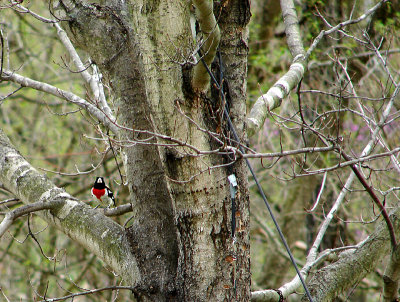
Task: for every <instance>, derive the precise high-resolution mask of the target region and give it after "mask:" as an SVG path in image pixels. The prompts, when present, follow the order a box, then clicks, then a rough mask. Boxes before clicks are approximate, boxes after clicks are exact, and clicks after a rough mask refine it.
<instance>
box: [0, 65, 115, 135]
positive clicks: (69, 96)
mask: <svg viewBox="0 0 400 302" xmlns="http://www.w3.org/2000/svg"><path fill="white" fill-rule="evenodd" d="M1 80H3V81H11V82H14V83H18V84H20V85H21V86H24V87H30V88H33V89H36V90H40V91H43V92H46V93H49V94H52V95H54V96H56V97H59V98H61V99H64V100H66V101H68V102H71V103H73V104H75V105H78V106H79V107H81V108H83V109H85V110H87V112H89V113H90V114H91V115H93V116H94V117H95V118H97V119H98V120H99V121H100V122H101V123H102V124H103V125H104V126H105V127H107V128H108V129H110V130H111V131H112V132H113V133H114V134H117V133H118V132H119V129H118V127H117V126H116V125H115V123H114V121H113V120H112V116H111V117H110V116H108V115H106V114H105V112H103V111H101V110H100V109H99V108H96V106H94V105H92V104H90V103H89V102H88V101H86V100H84V99H82V98H80V97H79V96H77V95H75V94H73V93H72V92H69V91H65V90H62V89H60V88H57V87H55V86H52V85H50V84H47V83H43V82H39V81H35V80H32V79H30V78H28V77H24V76H22V75H19V74H17V73H14V72H11V71H9V70H3V74H2V75H1Z"/></svg>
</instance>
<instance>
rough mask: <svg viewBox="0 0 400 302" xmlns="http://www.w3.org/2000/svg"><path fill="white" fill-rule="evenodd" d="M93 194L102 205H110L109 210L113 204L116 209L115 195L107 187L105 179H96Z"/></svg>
mask: <svg viewBox="0 0 400 302" xmlns="http://www.w3.org/2000/svg"><path fill="white" fill-rule="evenodd" d="M91 192H92V195H93V196H96V197H97V199H98V200H99V201H100V204H101V205H108V206H107V208H109V207H110V206H111V205H112V204H114V207H115V198H114V194H113V192H112V191H111V190H110V188H109V187H107V186H106V183H105V182H104V178H103V177H96V181H95V182H94V185H93V188H92V190H91Z"/></svg>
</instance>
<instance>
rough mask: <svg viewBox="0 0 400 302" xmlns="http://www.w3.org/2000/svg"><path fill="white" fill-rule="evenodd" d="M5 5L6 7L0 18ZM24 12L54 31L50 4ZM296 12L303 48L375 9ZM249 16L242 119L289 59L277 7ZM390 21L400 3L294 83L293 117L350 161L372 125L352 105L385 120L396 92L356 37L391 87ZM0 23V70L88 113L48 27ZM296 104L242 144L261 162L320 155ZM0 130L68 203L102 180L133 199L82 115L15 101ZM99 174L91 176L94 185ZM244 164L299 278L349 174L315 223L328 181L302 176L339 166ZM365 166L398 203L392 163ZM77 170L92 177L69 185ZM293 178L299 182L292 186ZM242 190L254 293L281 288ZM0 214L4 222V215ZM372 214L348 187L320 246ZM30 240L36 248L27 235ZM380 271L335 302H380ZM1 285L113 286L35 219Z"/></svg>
mask: <svg viewBox="0 0 400 302" xmlns="http://www.w3.org/2000/svg"><path fill="white" fill-rule="evenodd" d="M6 2H8V1H1V2H0V3H2V5H3V4H5V3H6ZM354 3H355V4H354ZM23 4H24V5H25V6H26V7H29V8H30V9H32V10H33V11H35V12H37V13H39V14H41V15H43V16H46V17H48V18H51V15H50V13H49V12H48V7H47V5H44V4H43V3H42V2H41V1H24V3H23ZM296 5H297V6H296V8H297V13H298V16H299V19H300V25H301V33H302V35H303V42H304V46H305V48H306V49H307V48H308V47H309V45H310V44H311V43H312V41H313V39H314V38H315V37H316V36H317V35H318V34H319V32H320V31H321V30H322V29H326V28H327V23H329V24H332V25H335V24H337V23H339V22H342V21H344V20H347V19H348V18H349V15H351V14H353V15H355V16H359V15H360V14H361V13H362V12H364V11H365V10H366V9H368V8H369V7H371V6H372V5H373V3H371V1H367V0H365V1H356V2H354V1H347V0H342V1H330V2H328V1H319V0H317V1H316V0H307V1H298V2H297V3H296ZM252 14H253V17H252V20H251V23H250V26H249V30H250V41H249V71H248V106H249V108H251V106H252V104H253V103H254V101H255V100H256V99H257V98H258V97H259V96H260V95H261V94H262V93H265V92H266V91H267V90H268V89H269V88H270V87H271V86H272V85H273V84H274V83H275V82H276V81H277V80H278V79H279V78H280V77H281V76H282V75H283V74H284V73H285V72H286V71H287V69H288V67H289V65H290V63H291V60H292V57H291V55H290V52H289V50H288V48H287V46H286V38H285V34H284V25H283V22H282V17H281V14H280V6H279V1H277V0H252ZM319 15H321V16H323V17H324V18H325V20H323V19H322V18H321V17H320V16H319ZM398 15H399V10H398V1H392V2H389V3H388V4H387V5H386V6H385V7H384V8H382V9H381V10H379V12H378V13H377V14H376V15H375V16H374V18H372V19H368V20H367V21H365V22H363V23H361V24H356V25H354V26H352V27H349V28H347V29H346V33H348V35H349V36H347V37H346V36H344V35H342V34H339V33H337V34H334V35H332V36H331V37H330V38H325V39H324V40H323V41H322V42H321V43H320V44H319V46H318V48H317V49H316V51H314V52H313V54H312V56H311V58H310V62H309V66H308V68H309V70H308V72H307V73H306V75H305V78H304V79H303V81H302V83H301V88H300V91H301V93H300V96H301V108H302V114H303V117H304V119H305V120H306V122H307V123H309V124H311V125H314V126H315V127H317V128H318V129H319V131H321V132H322V133H324V134H325V135H326V136H329V137H336V138H338V137H340V138H341V139H342V140H343V143H342V144H343V146H344V147H345V149H346V151H347V152H348V153H350V154H352V155H354V156H356V155H358V154H360V152H361V151H362V149H363V148H364V146H365V145H366V144H367V142H368V140H369V139H370V135H371V132H370V128H369V127H370V126H369V125H368V124H367V123H366V119H365V118H363V117H361V116H359V115H357V114H355V113H354V111H357V110H360V107H359V105H358V103H357V102H356V101H359V102H360V103H361V106H362V108H363V109H364V110H365V114H366V116H368V117H370V118H371V119H376V120H379V116H380V115H381V114H382V110H383V109H382V108H384V105H383V104H384V101H385V99H384V98H385V97H387V96H390V94H391V93H392V92H393V89H394V87H393V85H391V83H390V81H389V80H388V75H387V73H386V72H385V70H384V69H383V67H382V64H381V63H380V62H379V60H378V59H377V56H376V55H375V53H374V51H373V50H372V49H371V45H368V44H362V43H360V41H359V40H357V39H354V38H352V37H357V38H358V39H363V38H365V36H366V35H368V37H369V38H370V40H371V41H372V42H373V43H374V44H375V45H377V46H378V45H379V46H380V50H381V51H383V52H386V53H383V55H384V57H385V59H386V62H387V65H388V67H389V68H390V70H391V71H393V72H394V73H395V75H396V79H398V73H397V71H398V70H400V68H399V67H400V66H399V63H400V56H399V52H398V50H399V49H398V47H399V41H398V37H399V28H398V26H399V24H398V23H399V16H398ZM0 22H1V29H2V32H3V36H4V38H5V42H6V44H7V45H8V46H7V47H8V51H9V54H10V57H9V61H8V60H6V61H4V67H5V68H7V69H12V70H15V71H16V72H18V73H19V74H22V75H24V76H28V77H30V78H33V79H36V80H38V81H42V82H46V83H49V84H52V85H55V86H57V87H59V88H62V89H65V90H68V91H72V92H73V93H75V94H77V95H79V96H81V97H83V98H85V99H87V100H90V98H91V94H90V92H89V91H90V90H89V89H88V87H86V86H85V85H84V84H83V81H82V80H81V77H80V75H79V71H78V70H76V69H75V68H74V66H73V64H72V63H71V62H70V59H69V56H68V55H67V54H66V51H65V50H64V48H63V46H62V45H61V43H60V42H59V41H58V38H57V34H56V30H55V28H54V27H53V26H52V25H51V24H44V23H42V22H40V21H38V20H36V19H34V18H32V17H31V16H29V15H26V14H18V13H15V11H13V10H10V9H2V10H0ZM364 40H365V39H364ZM78 51H79V50H78ZM81 58H82V61H83V62H84V63H85V65H87V66H89V64H90V62H89V59H88V57H87V56H86V54H85V53H81ZM340 64H342V65H343V66H344V65H345V66H346V71H347V74H348V76H349V77H350V78H351V83H352V85H354V91H356V93H357V95H358V96H359V98H358V99H356V98H353V97H352V92H351V91H350V82H349V80H348V78H347V77H346V75H345V73H344V70H343V68H342V67H341V65H340ZM105 85H107V83H105ZM18 88H19V87H18V86H16V85H12V84H10V83H7V82H0V96H1V97H4V96H5V95H8V94H10V93H11V92H13V91H15V90H17V89H18ZM106 92H108V90H107V87H106ZM382 98H383V99H382ZM298 99H299V97H298V94H296V93H295V92H292V93H291V95H290V97H288V98H287V99H286V100H285V101H284V102H283V103H282V106H281V107H280V108H278V109H277V110H276V111H274V112H273V114H271V115H270V116H269V117H268V118H267V121H266V123H265V126H264V129H263V130H262V131H261V132H260V133H259V134H258V135H256V137H254V138H252V139H251V141H250V146H251V147H252V148H253V149H255V150H256V151H258V152H279V151H280V150H281V149H283V150H293V149H297V148H299V147H304V146H314V145H318V144H319V142H318V140H317V139H316V137H315V135H313V133H311V132H310V131H306V130H304V129H303V130H302V127H301V119H300V114H299V100H298ZM108 100H109V101H110V102H112V95H110V94H108ZM399 107H400V105H399V102H398V101H397V102H396V104H395V108H394V109H393V114H392V116H391V118H392V119H393V121H392V122H391V123H390V124H388V125H387V126H385V127H384V131H383V132H382V137H384V139H385V141H386V142H387V143H388V144H389V145H390V147H391V148H393V147H394V146H399V145H400V136H399V135H398V131H396V130H398V129H399V122H398V116H399V114H398V113H399ZM338 109H341V111H338ZM352 110H353V111H352ZM329 112H331V113H329ZM322 113H325V114H322ZM0 118H1V126H2V128H3V130H4V131H5V132H6V133H7V135H9V137H10V138H11V139H12V142H13V143H14V144H15V145H16V147H17V148H18V149H19V150H20V151H21V153H22V154H23V155H24V156H25V157H26V158H27V160H28V161H30V162H31V163H32V165H33V166H34V167H36V168H37V169H39V170H41V169H42V171H43V172H46V174H47V176H48V177H49V178H51V179H52V180H53V181H54V182H55V183H56V184H57V185H58V186H61V187H64V188H65V189H66V190H67V191H68V192H69V193H70V194H72V195H73V196H75V197H77V198H79V199H80V200H82V201H85V202H87V203H88V204H90V203H92V202H93V199H92V197H91V196H90V188H91V186H92V184H93V182H94V179H95V177H96V176H100V175H101V176H104V177H105V178H106V179H107V180H108V181H109V183H110V186H111V188H112V189H113V190H114V192H115V193H116V196H117V203H119V204H122V203H124V200H126V199H127V198H126V197H127V194H128V192H127V190H126V188H125V187H124V186H123V185H122V181H121V176H120V174H119V172H118V169H117V166H116V164H115V158H114V155H113V153H112V152H111V151H110V150H108V148H107V146H108V140H107V139H105V138H104V137H102V136H101V131H99V129H100V128H99V127H101V126H100V125H99V124H98V122H97V121H96V120H95V119H94V118H93V117H91V116H90V115H88V114H87V113H86V112H84V111H82V110H79V109H78V108H77V107H76V106H74V105H72V104H69V103H67V102H65V101H62V100H59V99H57V98H55V97H53V96H50V95H47V94H44V93H42V92H38V91H35V90H33V89H30V88H21V89H19V90H18V91H16V92H15V93H14V94H13V95H11V96H10V97H8V98H6V99H4V100H1V101H0ZM113 146H114V148H115V150H116V156H117V157H116V160H117V161H118V163H119V165H120V166H122V163H121V158H120V157H119V153H118V150H119V146H118V144H114V145H113ZM106 150H108V152H107V154H105V152H106ZM103 158H104V161H102V159H103ZM99 163H100V166H99V168H98V169H96V170H94V171H92V172H90V171H91V170H93V166H97V165H98V164H99ZM252 163H253V164H254V166H255V167H256V170H257V174H258V176H259V177H260V180H261V182H262V185H263V187H264V189H265V191H266V192H268V193H267V196H268V198H269V200H270V202H271V204H272V205H273V209H274V213H275V214H276V215H277V218H278V221H279V223H280V225H281V227H282V230H283V232H284V234H285V235H286V236H287V241H288V242H289V245H290V246H291V248H292V250H293V251H294V254H295V257H296V258H297V260H298V263H299V265H301V264H302V263H304V262H305V255H306V253H307V250H308V249H309V247H310V244H312V241H313V239H314V237H315V234H316V232H317V231H318V226H319V224H320V223H321V221H322V220H323V219H324V217H325V215H326V213H327V212H328V211H329V210H330V207H331V205H332V203H333V202H334V200H335V199H336V198H337V196H338V193H339V192H340V190H341V188H342V186H343V183H344V181H345V180H346V178H347V176H348V174H349V173H350V168H344V169H342V170H334V171H332V172H329V173H328V174H327V179H326V183H325V187H324V191H323V195H322V198H321V201H320V203H319V205H318V206H317V208H316V210H315V211H314V212H312V213H310V212H309V211H308V210H309V209H311V208H312V206H313V203H314V202H315V200H316V196H317V195H318V192H319V191H320V187H321V183H322V179H323V174H318V175H310V176H304V175H306V174H307V171H309V170H316V169H322V168H326V167H330V166H333V165H335V164H337V163H338V157H337V154H335V153H321V154H307V155H299V156H294V157H288V158H281V159H279V160H277V159H268V158H267V159H264V160H262V161H260V160H252ZM365 167H366V168H369V169H366V170H365V171H366V173H369V174H368V175H366V176H367V177H368V180H369V182H370V183H372V184H373V185H374V188H375V190H377V192H380V193H381V194H380V195H379V196H380V197H382V199H383V198H384V200H385V203H386V206H387V207H388V208H390V206H391V205H392V204H394V203H397V202H398V193H397V192H398V191H396V190H393V191H392V192H390V193H388V194H384V192H385V191H387V190H389V189H390V188H392V187H395V186H396V183H397V182H398V173H397V172H396V171H394V170H393V169H392V166H391V165H390V160H389V159H388V158H382V159H380V160H376V161H373V162H369V163H367V164H366V165H365ZM43 169H45V170H43ZM78 170H79V171H80V172H85V171H89V173H87V174H81V173H77V171H78ZM50 171H52V172H50ZM122 173H123V171H122ZM294 174H301V175H303V176H301V177H293V175H294ZM250 185H251V213H252V228H251V240H252V242H251V243H252V244H251V256H252V258H251V261H252V275H253V280H252V288H253V289H263V288H278V287H279V286H281V285H282V284H283V283H284V282H286V281H289V280H291V278H293V276H294V270H293V268H292V267H291V265H290V263H289V260H288V256H287V255H286V252H285V251H284V249H283V246H282V244H281V243H280V241H279V239H278V237H277V233H276V231H275V229H274V227H273V225H272V223H271V219H270V217H269V214H268V213H267V211H266V208H265V207H264V205H263V203H262V200H261V198H260V196H259V194H258V193H257V191H256V188H255V186H254V185H253V181H252V180H250ZM379 190H380V191H379ZM0 195H1V198H2V200H6V199H10V198H13V196H11V195H10V194H9V193H8V192H7V191H6V190H4V189H2V190H0ZM18 205H19V202H18V201H17V200H16V201H15V202H13V203H7V207H8V208H13V207H16V206H18ZM0 206H1V207H2V209H0V211H3V212H2V215H4V213H5V212H4V211H5V210H6V206H5V205H1V204H0ZM378 214H379V213H378V211H377V210H376V209H375V208H374V206H373V204H372V202H371V201H370V199H369V197H368V196H367V195H366V193H365V192H364V190H363V189H362V187H361V186H360V185H359V184H358V183H357V182H355V185H354V186H353V188H352V190H351V192H349V193H348V195H347V197H346V202H345V203H344V204H343V206H342V208H341V210H340V211H339V212H338V213H337V216H336V217H335V220H334V223H332V225H331V227H330V229H329V232H328V233H327V234H326V236H325V239H324V242H323V246H322V249H325V248H334V247H339V246H343V245H352V244H356V243H357V242H359V241H360V240H361V239H363V238H365V237H366V236H367V235H368V234H369V233H370V232H371V230H372V229H373V228H374V226H375V224H374V223H373V222H374V221H375V220H376V217H377V215H378ZM128 218H129V215H125V216H122V217H118V218H114V219H116V220H117V221H118V222H119V223H121V224H124V223H125V222H126V221H127V220H128ZM30 233H32V234H33V235H34V236H33V237H34V238H33V237H32V236H29V234H30ZM36 240H37V241H38V242H39V243H40V245H39V244H38V243H37V242H36ZM45 255H46V256H45ZM383 269H384V266H382V267H380V268H379V269H378V270H376V271H375V272H373V273H371V274H370V275H368V277H367V278H366V279H365V280H363V282H362V284H361V285H360V286H359V287H357V289H355V290H351V291H349V292H347V293H345V294H344V295H343V297H342V298H338V299H337V301H378V300H379V297H380V293H381V288H382V279H381V276H382V272H383ZM0 275H1V276H2V278H1V280H0V287H1V288H2V290H3V291H4V293H5V294H6V295H7V297H8V298H9V299H10V300H11V301H32V300H33V299H37V300H40V298H38V293H39V294H40V295H42V296H43V295H46V296H47V297H58V296H63V295H68V293H69V292H71V291H73V292H76V291H80V290H82V289H88V288H98V287H103V286H107V285H112V284H118V282H120V278H119V277H118V276H115V275H114V274H113V273H112V272H111V271H109V270H108V269H107V267H104V266H103V264H102V263H101V262H100V261H99V260H97V259H96V257H95V256H94V255H92V254H91V253H89V252H87V251H85V250H84V249H83V248H81V247H80V246H79V245H77V244H75V243H74V242H73V241H71V240H70V239H69V238H68V237H66V236H65V235H64V234H62V233H60V232H58V231H57V230H55V229H53V228H51V227H48V226H47V225H46V224H45V223H44V222H43V221H42V220H40V219H39V218H37V217H36V216H31V217H30V219H29V224H28V220H27V219H20V220H19V221H18V223H17V224H15V225H14V226H13V228H12V229H11V230H10V233H9V235H7V236H5V237H3V238H2V241H1V245H0ZM115 295H116V294H115V293H110V292H102V293H99V294H96V295H90V296H85V297H82V298H75V299H74V301H112V299H113V298H114V297H115ZM128 296H129V293H126V292H120V293H119V296H118V298H117V301H127V300H128ZM299 297H300V293H299V295H298V296H297V297H291V298H290V299H289V301H297V300H298V299H299ZM346 299H347V300H346Z"/></svg>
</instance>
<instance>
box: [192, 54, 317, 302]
mask: <svg viewBox="0 0 400 302" xmlns="http://www.w3.org/2000/svg"><path fill="white" fill-rule="evenodd" d="M199 55H200V58H201V62H202V63H203V65H204V67H205V68H206V70H207V72H208V74H209V75H210V77H211V79H212V81H213V83H214V84H215V86H216V88H217V89H218V90H219V92H220V95H221V98H222V101H223V104H225V106H224V115H225V117H226V120H227V122H228V126H229V129H230V131H231V133H232V135H233V137H234V139H235V140H236V141H237V143H238V144H239V150H240V152H242V153H245V150H244V148H243V147H242V146H241V145H240V139H239V136H238V135H237V132H236V130H235V127H234V126H233V123H232V121H231V118H230V117H229V113H228V110H227V106H228V103H227V102H226V100H225V94H224V91H223V82H222V79H223V64H222V57H221V52H220V51H218V58H219V69H220V77H221V81H220V83H218V81H217V80H216V79H215V77H214V74H213V73H212V72H211V70H210V68H208V66H207V64H206V62H204V59H203V57H202V55H201V52H200V51H199ZM245 161H246V164H247V167H248V168H249V170H250V173H251V175H252V176H253V178H254V181H255V183H256V185H257V188H258V191H259V192H260V194H261V197H262V199H263V201H264V204H265V206H266V207H267V209H268V212H269V215H270V216H271V218H272V221H273V223H274V225H275V228H276V230H277V231H278V234H279V237H280V238H281V241H282V243H283V245H284V246H285V249H286V252H287V253H288V255H289V258H290V261H291V262H292V265H293V267H294V268H295V270H296V273H297V275H298V276H299V279H300V282H301V284H302V285H303V288H304V291H305V293H306V295H307V297H308V300H310V302H313V299H312V297H311V294H310V291H309V290H308V287H307V285H306V282H305V281H304V278H303V276H302V275H301V273H300V270H299V268H298V266H297V264H296V261H295V260H294V257H293V254H292V252H291V251H290V248H289V245H288V244H287V242H286V239H285V236H284V235H283V233H282V230H281V228H280V226H279V224H278V222H277V220H276V218H275V216H274V214H273V212H272V209H271V206H270V205H269V202H268V200H267V197H266V196H265V194H264V190H263V188H262V187H261V184H260V182H259V181H258V178H257V175H256V174H255V172H254V170H253V167H252V166H251V164H250V161H249V159H248V158H245Z"/></svg>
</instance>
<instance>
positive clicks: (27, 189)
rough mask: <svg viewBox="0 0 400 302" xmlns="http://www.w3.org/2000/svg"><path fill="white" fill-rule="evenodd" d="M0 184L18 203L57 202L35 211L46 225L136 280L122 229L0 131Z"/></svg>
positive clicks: (134, 281) (135, 266)
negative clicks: (68, 190) (40, 168)
mask: <svg viewBox="0 0 400 302" xmlns="http://www.w3.org/2000/svg"><path fill="white" fill-rule="evenodd" d="M0 182H1V183H3V185H4V186H5V187H6V188H7V189H8V190H10V191H11V192H12V193H13V194H14V195H15V196H17V197H18V198H19V199H20V200H21V201H22V202H24V203H25V204H27V205H29V204H32V203H35V204H36V203H45V204H46V203H54V202H57V203H59V204H58V205H57V206H55V205H54V207H53V205H52V209H51V210H49V211H42V212H39V215H40V216H41V217H42V218H43V219H45V220H46V221H47V222H48V223H50V224H53V225H55V226H56V227H57V228H58V229H60V230H61V231H62V232H64V233H65V234H66V235H68V236H69V237H71V238H72V239H73V240H75V241H76V242H78V243H80V244H81V245H82V246H83V247H85V248H86V249H88V250H90V251H92V252H93V253H95V254H96V255H97V256H98V257H99V258H100V259H102V260H103V261H104V262H105V263H106V264H107V265H109V266H110V267H111V268H112V269H113V270H114V271H115V272H116V273H118V274H119V275H121V276H122V277H123V278H124V279H125V280H127V281H128V280H129V285H130V286H134V285H135V284H137V282H138V281H139V278H140V276H139V272H138V268H137V265H136V259H135V258H134V256H133V255H132V253H131V247H130V245H129V242H128V239H127V238H126V235H125V230H124V229H123V228H122V227H121V226H120V225H118V224H117V223H115V222H114V221H113V220H111V219H110V218H108V217H105V216H104V215H103V214H102V213H101V212H99V211H97V210H94V209H92V208H91V207H89V206H87V205H85V204H83V203H81V202H79V201H78V200H76V199H75V198H73V197H72V196H71V195H69V194H68V193H66V192H65V191H64V190H63V189H61V188H58V187H56V186H55V185H54V184H53V183H52V182H51V181H50V180H49V179H47V178H46V177H45V176H44V175H42V174H40V173H39V172H38V171H36V170H35V169H34V168H33V167H32V166H31V165H30V164H29V163H28V162H27V161H26V160H25V159H24V158H23V157H22V156H21V154H20V153H19V152H18V151H17V150H16V149H15V148H14V147H13V146H12V144H11V143H10V141H9V140H8V138H7V136H6V135H5V134H4V133H3V131H2V130H0Z"/></svg>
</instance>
